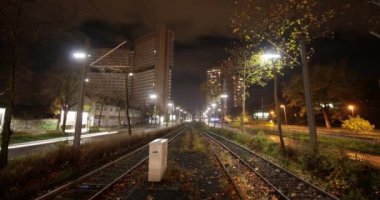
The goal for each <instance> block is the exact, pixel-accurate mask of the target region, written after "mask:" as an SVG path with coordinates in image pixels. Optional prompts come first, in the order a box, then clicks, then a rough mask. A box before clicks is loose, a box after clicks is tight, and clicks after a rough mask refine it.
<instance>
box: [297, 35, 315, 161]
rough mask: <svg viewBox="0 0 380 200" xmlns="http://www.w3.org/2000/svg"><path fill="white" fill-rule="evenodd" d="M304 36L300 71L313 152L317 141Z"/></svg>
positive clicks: (302, 38) (301, 44) (301, 42)
mask: <svg viewBox="0 0 380 200" xmlns="http://www.w3.org/2000/svg"><path fill="white" fill-rule="evenodd" d="M305 40H306V39H305V37H304V36H302V37H301V41H300V46H301V59H302V73H303V83H304V90H305V101H306V102H305V104H306V108H307V122H308V125H309V136H310V145H311V146H310V148H311V150H312V152H313V153H314V154H317V153H318V142H317V128H316V126H315V116H314V112H313V100H312V98H311V91H310V90H311V89H310V79H309V66H308V60H307V50H306V41H305Z"/></svg>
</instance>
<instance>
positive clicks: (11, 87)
mask: <svg viewBox="0 0 380 200" xmlns="http://www.w3.org/2000/svg"><path fill="white" fill-rule="evenodd" d="M48 5H50V4H49V1H44V2H42V0H41V1H38V0H34V1H24V0H3V1H1V2H0V27H1V28H0V33H1V37H2V39H3V40H4V41H7V42H8V43H9V48H8V49H9V57H8V58H6V59H9V63H8V64H9V65H8V66H9V68H10V73H9V78H8V86H7V90H6V94H7V105H6V111H5V115H4V127H3V130H2V132H1V135H2V142H1V153H0V168H4V167H5V166H7V164H8V145H9V141H10V138H11V135H12V130H11V120H12V116H13V112H14V104H15V96H16V92H15V89H16V87H15V81H16V69H17V66H18V65H19V62H18V60H19V58H20V54H19V47H20V46H21V45H22V43H23V41H25V40H26V39H27V38H28V37H36V35H38V34H39V33H41V32H42V29H43V28H46V27H49V29H50V30H51V29H54V30H57V29H61V28H62V27H58V26H56V25H58V24H61V25H62V21H60V23H58V21H57V20H56V19H57V17H59V16H58V15H57V14H56V13H53V12H51V11H52V10H53V9H49V8H47V7H46V6H48ZM50 6H51V5H50ZM53 24H54V25H55V27H54V28H53ZM65 28H67V27H65ZM43 32H47V29H45V30H43Z"/></svg>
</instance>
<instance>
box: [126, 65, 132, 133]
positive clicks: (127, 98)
mask: <svg viewBox="0 0 380 200" xmlns="http://www.w3.org/2000/svg"><path fill="white" fill-rule="evenodd" d="M125 102H126V103H125V115H126V117H127V123H128V134H129V135H132V129H131V118H130V117H129V94H128V71H126V73H125Z"/></svg>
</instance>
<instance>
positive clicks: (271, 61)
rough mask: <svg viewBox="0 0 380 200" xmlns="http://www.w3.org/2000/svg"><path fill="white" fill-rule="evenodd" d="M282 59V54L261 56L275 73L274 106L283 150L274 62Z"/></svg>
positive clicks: (275, 75) (275, 73)
mask: <svg viewBox="0 0 380 200" xmlns="http://www.w3.org/2000/svg"><path fill="white" fill-rule="evenodd" d="M279 58H281V55H280V54H274V53H266V54H264V55H262V56H261V59H262V60H263V61H266V62H269V64H270V65H271V67H272V72H273V92H274V95H273V96H274V104H275V109H276V113H277V115H276V116H277V129H278V134H279V136H280V146H281V148H283V147H284V146H285V142H284V140H283V137H282V129H281V117H280V115H279V114H280V105H279V102H278V99H279V98H278V80H277V73H278V72H277V69H276V67H275V65H274V61H276V60H277V59H279Z"/></svg>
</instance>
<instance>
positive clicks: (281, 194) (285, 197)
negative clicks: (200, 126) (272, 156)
mask: <svg viewBox="0 0 380 200" xmlns="http://www.w3.org/2000/svg"><path fill="white" fill-rule="evenodd" d="M202 134H204V135H207V137H208V138H210V139H211V140H213V141H214V142H216V143H218V144H219V145H220V146H222V147H223V148H224V149H226V150H227V151H228V152H229V153H230V154H231V155H233V156H234V157H235V158H237V159H238V160H239V161H240V162H241V163H243V164H244V165H245V166H246V167H248V168H249V169H250V170H251V171H252V172H254V173H255V174H256V175H257V176H258V177H260V178H261V179H262V180H263V181H264V182H265V183H266V184H268V186H269V187H271V188H273V189H274V190H275V191H276V193H277V194H278V195H279V196H280V197H281V198H283V199H285V200H290V199H289V198H288V197H287V196H286V195H285V194H283V193H282V192H281V191H280V190H279V189H278V188H277V187H275V186H274V185H273V184H272V183H270V182H269V181H268V180H267V179H266V178H265V177H264V176H262V175H261V174H260V173H258V172H257V171H256V170H255V169H254V168H253V167H252V165H250V164H249V163H247V162H246V161H245V160H244V159H243V158H241V157H240V156H239V155H237V154H236V153H234V152H233V151H232V150H231V149H230V148H228V147H226V146H225V145H223V144H221V143H220V142H218V141H217V140H215V139H214V138H213V137H211V136H209V135H208V134H207V133H205V132H202ZM206 141H207V140H206ZM209 144H210V143H209ZM215 153H216V152H215Z"/></svg>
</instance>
